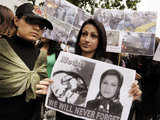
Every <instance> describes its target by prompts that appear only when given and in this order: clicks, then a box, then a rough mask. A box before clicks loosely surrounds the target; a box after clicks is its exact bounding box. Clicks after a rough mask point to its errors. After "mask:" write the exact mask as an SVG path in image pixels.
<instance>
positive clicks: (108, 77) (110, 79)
mask: <svg viewBox="0 0 160 120" xmlns="http://www.w3.org/2000/svg"><path fill="white" fill-rule="evenodd" d="M105 81H107V82H114V83H118V78H117V76H116V75H106V76H105V77H104V79H103V81H102V82H105Z"/></svg>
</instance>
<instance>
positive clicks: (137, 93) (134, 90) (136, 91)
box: [129, 81, 142, 100]
mask: <svg viewBox="0 0 160 120" xmlns="http://www.w3.org/2000/svg"><path fill="white" fill-rule="evenodd" d="M129 94H130V96H132V97H133V100H139V99H140V97H141V95H142V91H141V90H140V88H139V85H138V81H135V82H134V83H133V84H132V87H131V89H130V91H129Z"/></svg>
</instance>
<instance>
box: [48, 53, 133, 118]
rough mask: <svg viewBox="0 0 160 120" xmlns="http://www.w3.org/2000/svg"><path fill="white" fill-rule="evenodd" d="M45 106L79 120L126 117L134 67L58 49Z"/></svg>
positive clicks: (128, 109)
mask: <svg viewBox="0 0 160 120" xmlns="http://www.w3.org/2000/svg"><path fill="white" fill-rule="evenodd" d="M51 79H54V83H52V84H51V85H50V86H49V90H48V94H47V97H46V102H45V105H46V107H47V108H49V109H52V110H57V111H60V112H62V113H64V114H67V115H71V116H74V117H78V118H83V119H96V120H106V119H113V120H127V118H128V115H129V111H130V107H131V103H132V97H129V90H130V88H131V85H132V82H133V81H134V80H135V70H131V69H127V68H123V67H119V66H116V65H112V64H108V63H104V62H100V61H97V60H93V59H89V58H86V57H82V56H78V55H75V54H71V53H68V52H61V53H60V55H59V57H58V59H57V61H56V63H55V65H54V67H53V70H52V77H51Z"/></svg>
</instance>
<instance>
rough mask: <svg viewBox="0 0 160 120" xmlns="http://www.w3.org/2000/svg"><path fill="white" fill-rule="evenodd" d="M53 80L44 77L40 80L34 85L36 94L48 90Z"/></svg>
mask: <svg viewBox="0 0 160 120" xmlns="http://www.w3.org/2000/svg"><path fill="white" fill-rule="evenodd" d="M52 82H53V80H51V79H49V78H46V79H44V80H41V81H40V82H39V84H37V85H36V89H37V90H36V94H42V95H46V94H47V91H48V86H49V85H50V84H51V83H52Z"/></svg>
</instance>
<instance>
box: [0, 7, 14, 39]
mask: <svg viewBox="0 0 160 120" xmlns="http://www.w3.org/2000/svg"><path fill="white" fill-rule="evenodd" d="M15 31H16V28H15V25H14V14H13V12H12V11H11V10H10V9H9V8H8V7H6V6H3V5H0V36H3V35H5V36H9V37H11V36H12V35H13V34H15Z"/></svg>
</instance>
